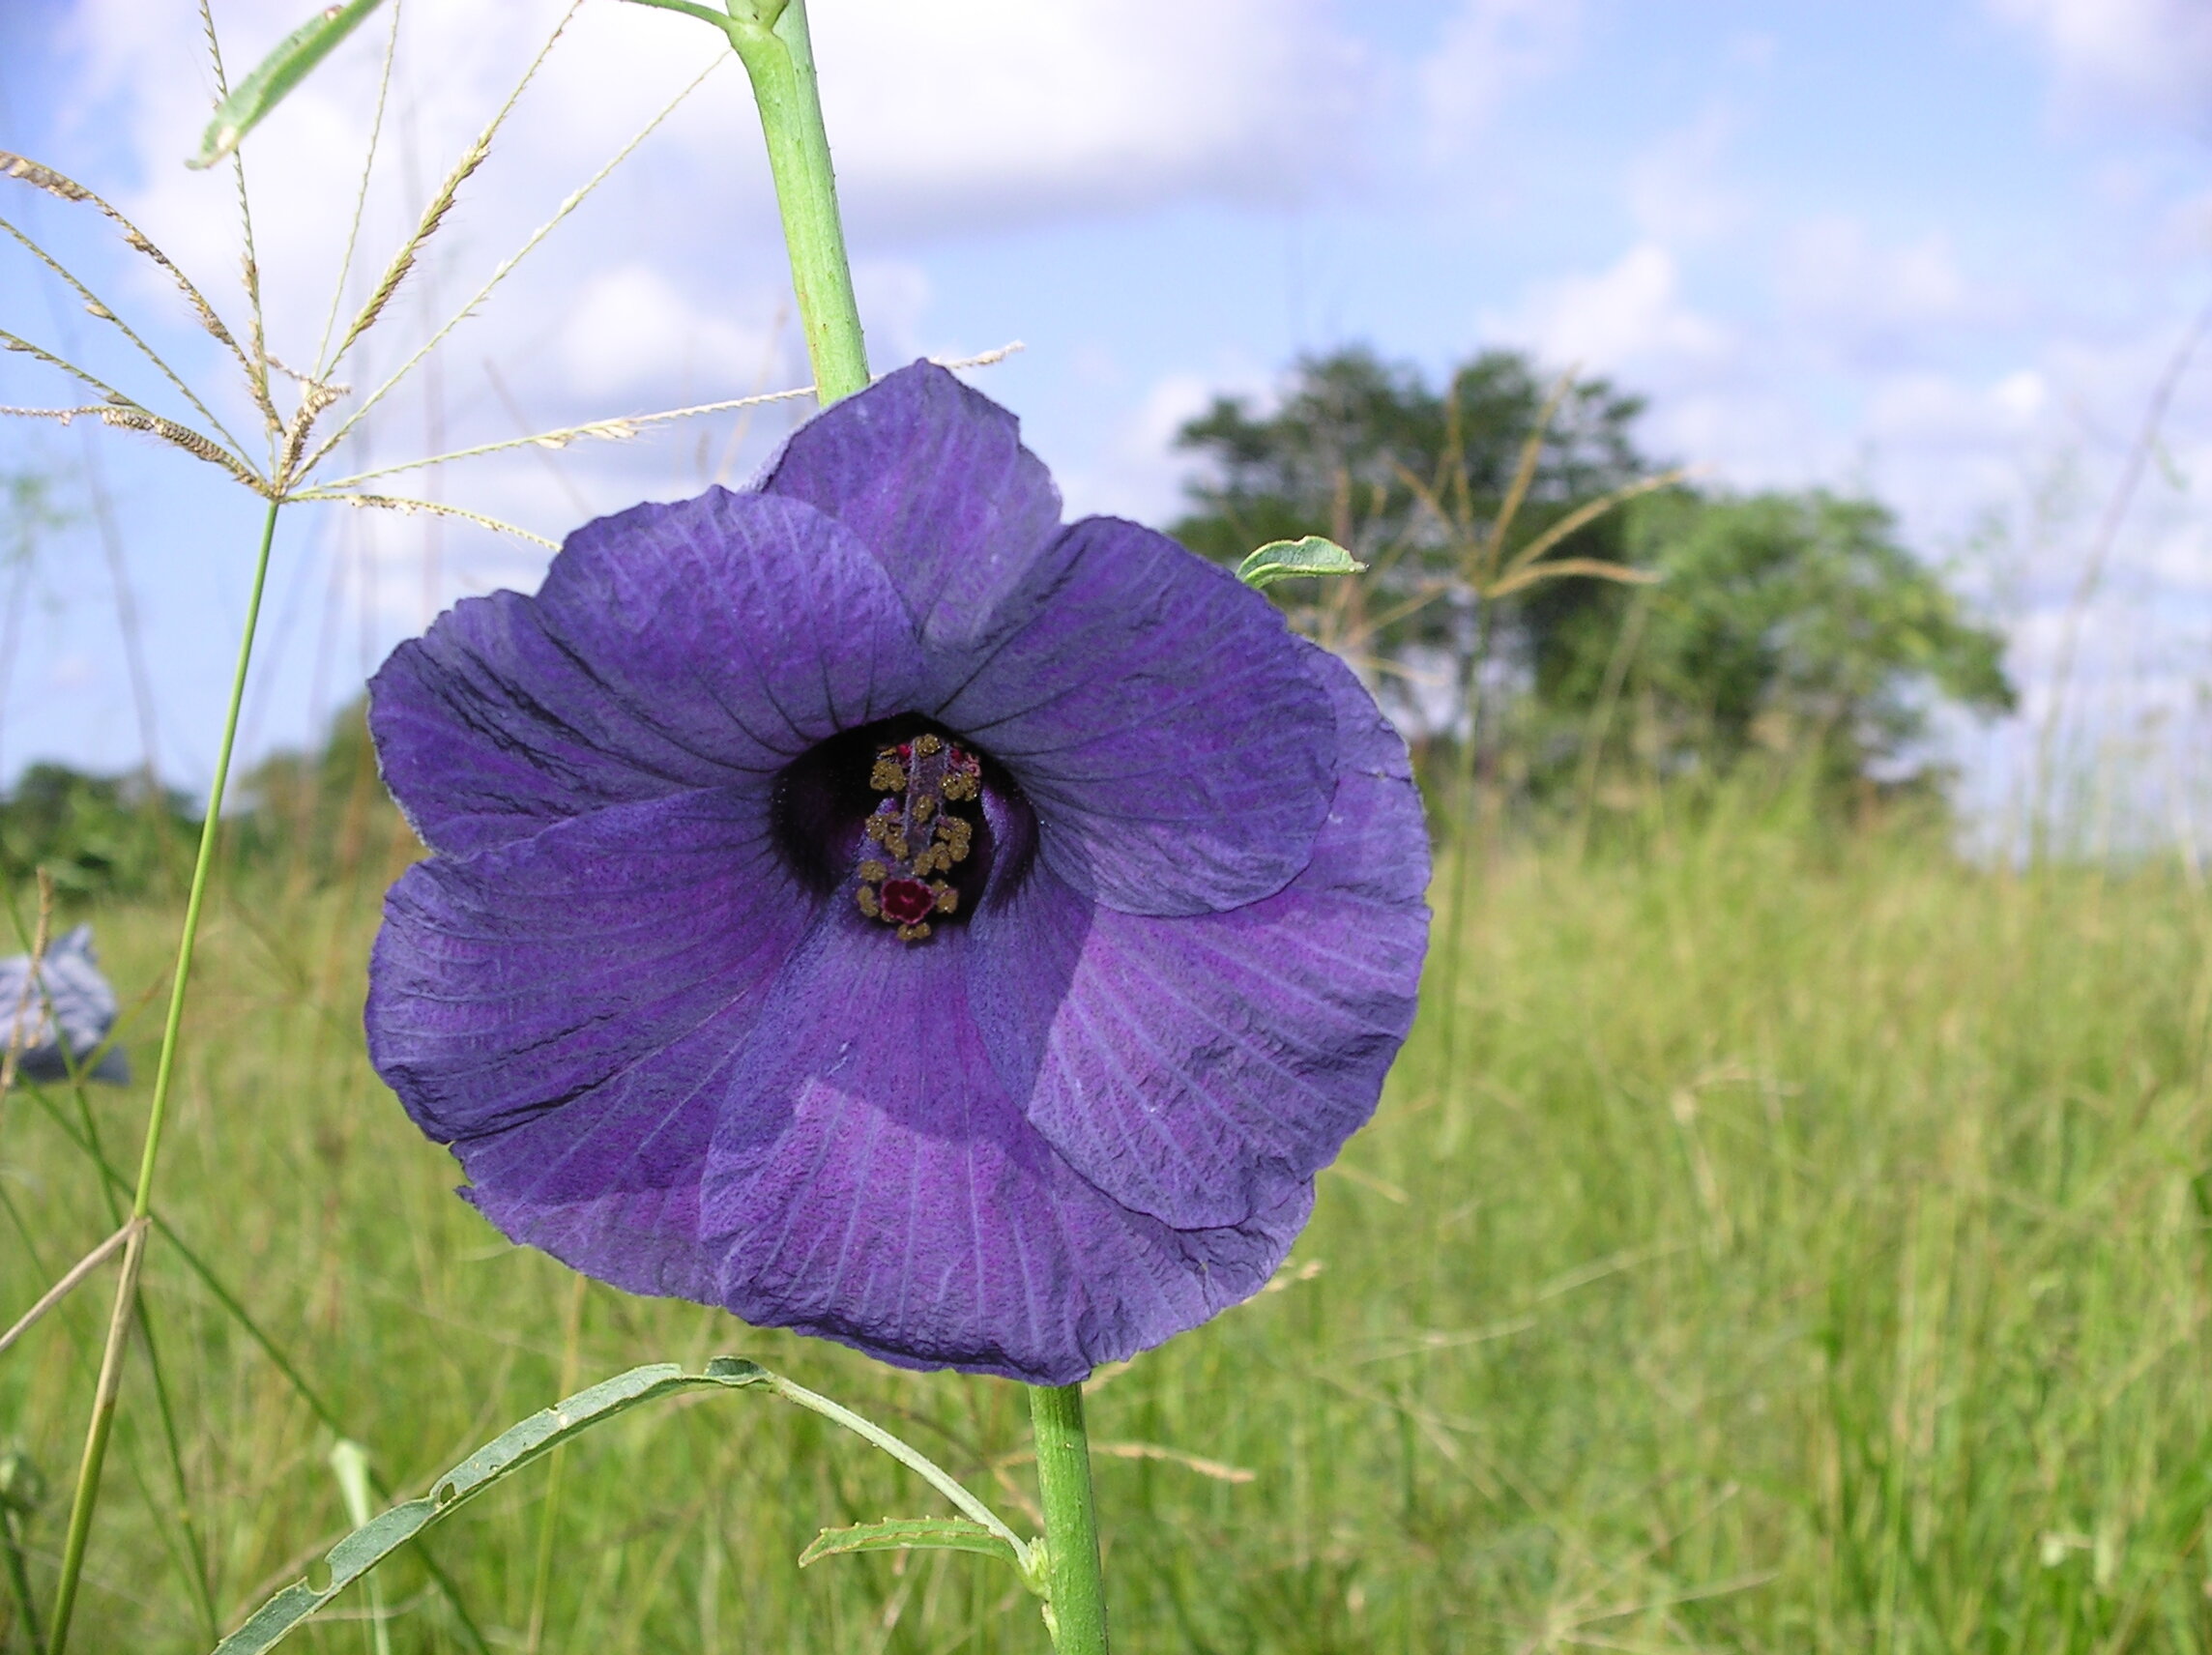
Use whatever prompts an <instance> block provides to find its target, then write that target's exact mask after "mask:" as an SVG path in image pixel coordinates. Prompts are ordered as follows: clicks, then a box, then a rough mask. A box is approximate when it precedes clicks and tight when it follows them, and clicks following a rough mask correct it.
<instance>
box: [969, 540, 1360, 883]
mask: <svg viewBox="0 0 2212 1655" xmlns="http://www.w3.org/2000/svg"><path fill="white" fill-rule="evenodd" d="M1032 581H1033V590H1031V591H1029V592H1027V593H1025V594H1024V595H1023V597H1022V599H1021V600H1019V601H1018V602H1017V603H1016V604H1015V605H1014V607H1016V608H1020V609H1022V610H1024V611H1026V613H1027V614H1028V617H1029V618H1028V619H1027V621H1026V622H1024V624H1021V625H1020V626H1018V627H1017V628H1016V629H1015V630H1014V631H1013V632H1011V633H1010V634H1009V635H1007V636H1006V637H1005V638H1004V639H1003V640H1001V641H1000V642H999V643H997V644H996V645H995V646H993V648H992V649H991V650H990V651H989V652H988V653H987V655H986V656H984V657H983V658H982V659H981V660H980V661H979V662H978V663H977V664H975V665H973V666H971V665H969V664H968V663H967V662H965V661H960V662H954V663H949V664H948V663H947V662H946V660H944V659H942V658H935V659H933V660H932V661H931V663H930V667H931V674H932V680H933V682H935V683H936V684H938V685H941V686H942V688H941V689H940V690H939V691H938V693H939V694H941V695H942V699H941V700H938V701H936V702H935V703H934V705H933V706H932V709H931V710H932V711H933V712H934V715H935V716H937V717H938V718H940V719H942V720H943V721H944V722H945V724H946V726H947V727H949V728H951V729H954V730H957V731H960V732H962V733H963V734H964V735H966V736H968V737H970V738H971V739H973V740H975V741H976V742H977V743H978V744H980V745H981V746H983V747H985V748H987V749H988V750H989V751H990V752H991V753H992V754H993V755H994V756H996V757H997V758H998V759H999V760H1000V761H1001V762H1002V763H1004V765H1005V767H1006V768H1007V769H1008V770H1009V771H1010V772H1011V773H1012V774H1013V775H1014V777H1015V778H1016V779H1017V780H1018V781H1019V782H1020V783H1021V785H1022V789H1023V791H1024V792H1025V793H1026V794H1027V795H1028V796H1029V798H1030V801H1031V802H1032V804H1033V805H1034V806H1035V808H1036V812H1037V816H1038V820H1039V822H1040V823H1041V825H1042V830H1043V831H1042V851H1043V856H1044V859H1045V861H1046V863H1047V864H1048V865H1049V866H1050V867H1051V869H1052V870H1053V872H1055V873H1056V874H1058V875H1059V876H1060V877H1061V879H1062V880H1063V881H1065V882H1066V883H1067V884H1068V885H1069V886H1073V887H1074V888H1075V889H1076V890H1078V891H1081V892H1083V893H1084V894H1086V895H1091V896H1095V897H1096V898H1097V899H1098V901H1100V902H1101V903H1103V904H1105V905H1106V906H1107V907H1110V908H1114V909H1119V910H1121V912H1123V913H1128V914H1153V915H1191V914H1206V913H1212V912H1217V911H1219V910H1222V909H1228V908H1236V907H1239V906H1241V905H1243V904H1245V903H1248V902H1254V901H1257V900H1258V899H1259V898H1261V897H1264V896H1266V895H1268V894H1270V893H1272V892H1274V891H1277V890H1280V889H1282V887H1283V886H1286V885H1288V884H1289V883H1290V882H1291V880H1292V879H1293V878H1295V876H1296V874H1297V873H1298V870H1299V869H1301V868H1303V867H1304V866H1305V865H1306V861H1307V858H1308V857H1311V856H1312V854H1313V844H1314V834H1315V832H1316V831H1317V830H1318V829H1319V827H1321V823H1322V819H1323V817H1324V816H1325V815H1326V814H1327V811H1328V798H1329V790H1330V787H1331V781H1332V777H1331V759H1332V752H1333V748H1334V743H1335V715H1334V713H1333V712H1332V711H1331V710H1330V705H1329V697H1328V693H1327V691H1326V690H1325V689H1324V687H1323V685H1322V682H1321V681H1320V679H1318V678H1317V677H1316V676H1315V673H1314V671H1313V670H1312V668H1311V667H1310V665H1309V664H1308V663H1309V656H1310V654H1311V651H1310V650H1309V649H1308V647H1307V646H1305V645H1304V644H1302V643H1301V642H1300V640H1298V639H1297V638H1295V636H1293V634H1292V633H1291V631H1290V630H1289V628H1288V627H1287V626H1286V625H1285V624H1284V623H1283V618H1282V615H1281V613H1280V612H1279V611H1277V610H1276V608H1275V606H1274V605H1273V604H1271V603H1269V602H1268V601H1267V600H1266V598H1264V597H1262V596H1260V595H1258V594H1257V593H1253V592H1248V591H1246V590H1245V589H1244V588H1243V587H1241V586H1239V585H1238V584H1237V581H1236V579H1235V577H1233V576H1231V575H1229V574H1227V573H1225V572H1224V571H1223V570H1221V569H1219V568H1216V567H1215V566H1212V565H1211V564H1209V563H1208V562H1206V560H1205V559H1203V558H1200V557H1198V556H1196V555H1195V554H1194V553H1191V552H1189V551H1186V550H1184V549H1183V548H1182V547H1181V546H1179V545H1177V544H1176V543H1175V542H1174V541H1173V540H1171V539H1169V538H1168V537H1166V536H1164V535H1157V534H1154V533H1153V532H1152V531H1151V530H1150V529H1146V528H1144V527H1142V526H1140V525H1138V524H1135V523H1128V522H1123V521H1121V519H1119V518H1111V517H1090V518H1086V519H1084V520H1083V521H1082V522H1080V523H1077V524H1075V525H1074V526H1073V527H1071V528H1069V529H1068V530H1067V531H1066V533H1065V534H1064V535H1062V537H1061V538H1060V539H1059V540H1058V541H1057V542H1055V544H1054V547H1053V549H1052V552H1051V554H1050V555H1049V557H1048V558H1047V559H1045V560H1044V561H1042V562H1040V563H1039V565H1038V566H1036V568H1035V569H1034V570H1033V574H1032ZM948 678H950V680H951V682H946V680H947V679H948Z"/></svg>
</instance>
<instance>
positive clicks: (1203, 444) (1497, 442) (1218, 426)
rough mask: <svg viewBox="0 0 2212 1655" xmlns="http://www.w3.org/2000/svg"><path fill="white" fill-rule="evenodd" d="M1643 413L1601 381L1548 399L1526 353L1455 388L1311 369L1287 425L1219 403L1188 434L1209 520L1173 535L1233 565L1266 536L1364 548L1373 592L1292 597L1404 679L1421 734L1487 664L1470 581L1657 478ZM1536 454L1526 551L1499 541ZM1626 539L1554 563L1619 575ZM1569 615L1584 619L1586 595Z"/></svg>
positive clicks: (1290, 403) (1351, 587)
mask: <svg viewBox="0 0 2212 1655" xmlns="http://www.w3.org/2000/svg"><path fill="white" fill-rule="evenodd" d="M1642 410H1643V403H1642V402H1641V401H1640V400H1639V399H1637V398H1635V397H1632V396H1625V395H1622V394H1621V393H1620V392H1616V391H1615V389H1614V388H1613V386H1612V385H1611V384H1609V383H1608V382H1607V381H1605V380H1602V379H1569V380H1566V381H1562V382H1561V383H1560V384H1558V385H1557V386H1555V387H1553V388H1552V389H1551V391H1550V392H1549V393H1547V388H1546V386H1545V384H1544V382H1543V381H1542V380H1541V379H1540V378H1539V377H1538V376H1537V373H1536V371H1535V369H1534V367H1533V366H1532V365H1531V364H1530V363H1529V362H1528V360H1527V359H1526V358H1525V357H1522V356H1520V355H1518V354H1516V353H1513V352H1510V351H1487V352H1484V353H1483V354H1482V355H1480V356H1477V357H1475V358H1474V359H1473V360H1471V361H1470V362H1468V363H1465V364H1463V365H1462V366H1461V367H1459V368H1458V369H1457V370H1456V371H1454V372H1453V374H1452V375H1451V377H1450V379H1449V380H1448V381H1447V383H1446V384H1445V386H1444V388H1443V390H1442V391H1441V392H1438V391H1433V390H1431V389H1430V387H1429V385H1428V384H1427V382H1426V381H1425V380H1424V378H1423V377H1422V375H1421V374H1420V372H1419V371H1418V370H1417V369H1415V368H1412V367H1409V366H1405V365H1403V364H1393V363H1384V362H1383V361H1382V360H1381V359H1380V358H1378V357H1377V356H1376V355H1375V354H1374V353H1373V352H1371V351H1369V350H1366V349H1364V348H1360V347H1354V348H1352V349H1348V350H1343V351H1338V352H1336V353H1334V354H1332V355H1329V356H1325V357H1311V358H1307V359H1305V360H1303V361H1301V362H1299V363H1297V364H1296V366H1295V368H1294V369H1293V372H1292V378H1291V384H1290V387H1289V390H1288V392H1287V393H1286V395H1285V396H1284V398H1283V401H1282V403H1281V405H1280V406H1279V407H1278V408H1277V409H1276V410H1275V411H1274V412H1273V413H1272V414H1267V415H1260V414H1257V413H1255V412H1254V411H1253V408H1252V406H1251V404H1250V403H1249V402H1248V401H1247V400H1246V399H1244V398H1242V397H1220V398H1217V399H1216V400H1215V402H1214V403H1213V406H1212V407H1211V408H1210V409H1209V410H1208V412H1207V413H1205V414H1204V415H1202V416H1200V417H1199V418H1198V419H1196V420H1193V421H1190V422H1188V423H1187V424H1185V425H1184V426H1183V427H1182V429H1181V431H1180V432H1179V435H1178V438H1177V443H1178V446H1179V448H1182V449H1183V450H1187V451H1190V452H1193V453H1196V454H1199V455H1201V456H1203V457H1204V458H1205V459H1206V460H1207V461H1208V472H1207V474H1206V475H1204V476H1202V477H1201V478H1200V479H1198V480H1196V481H1195V482H1194V483H1193V484H1192V486H1191V488H1190V497H1191V503H1192V505H1193V506H1194V507H1195V508H1196V510H1194V511H1193V512H1192V513H1191V514H1190V515H1189V516H1186V517H1184V518H1183V519H1182V520H1181V521H1180V522H1179V523H1177V524H1176V525H1175V527H1174V530H1173V533H1174V534H1175V535H1176V537H1178V538H1179V539H1180V540H1181V541H1182V542H1183V543H1184V544H1185V545H1187V546H1190V547H1191V548H1192V549H1193V550H1195V551H1199V552H1202V553H1204V554H1205V555H1207V556H1208V557H1211V558H1215V559H1218V560H1220V561H1222V562H1224V563H1231V564H1234V563H1236V562H1237V560H1239V559H1241V558H1242V557H1243V556H1244V555H1245V554H1246V553H1247V552H1249V551H1251V550H1252V549H1253V548H1254V547H1255V546H1258V545H1260V544H1262V543H1264V542H1266V541H1267V540H1273V539H1295V538H1296V537H1299V536H1302V535H1308V534H1320V535H1326V536H1328V537H1330V538H1331V539H1333V540H1336V541H1337V542H1338V543H1339V544H1341V545H1344V546H1346V547H1348V548H1349V549H1351V550H1352V551H1353V553H1354V554H1355V555H1356V556H1358V557H1359V558H1360V560H1361V561H1362V562H1364V563H1367V564H1369V565H1370V566H1371V567H1370V571H1369V573H1368V574H1367V575H1365V576H1363V577H1361V578H1360V579H1359V580H1356V581H1342V582H1335V583H1331V584H1329V585H1328V586H1326V587H1324V588H1321V589H1320V590H1318V591H1317V590H1312V589H1311V583H1307V582H1292V583H1286V584H1285V585H1283V586H1280V587H1277V588H1276V589H1275V591H1276V593H1277V594H1278V595H1280V596H1281V597H1282V598H1283V599H1284V600H1285V601H1287V602H1288V603H1289V604H1291V605H1292V607H1294V608H1295V609H1298V610H1302V611H1303V612H1304V613H1303V614H1302V616H1301V621H1302V624H1304V625H1305V626H1306V628H1307V630H1309V631H1311V632H1312V633H1313V634H1314V635H1316V636H1317V637H1320V638H1321V639H1322V640H1323V641H1324V642H1325V643H1327V644H1329V645H1330V646H1331V647H1332V648H1335V649H1337V650H1339V651H1341V652H1342V653H1346V654H1348V655H1350V656H1351V657H1353V659H1354V660H1356V661H1359V662H1360V663H1361V664H1362V665H1363V666H1366V667H1369V668H1370V669H1371V670H1373V671H1375V672H1376V673H1378V674H1379V675H1381V676H1383V677H1384V678H1395V679H1396V681H1397V684H1398V693H1397V694H1396V695H1394V696H1393V697H1392V699H1393V700H1395V701H1396V702H1397V703H1398V704H1399V705H1398V711H1400V712H1401V713H1403V714H1406V715H1408V716H1411V717H1412V719H1413V721H1414V722H1416V723H1422V722H1427V721H1429V720H1427V719H1424V718H1423V717H1422V716H1421V714H1422V713H1423V711H1430V712H1435V711H1445V721H1446V722H1448V719H1449V716H1450V713H1449V711H1446V710H1441V709H1439V708H1436V707H1433V706H1429V705H1428V704H1430V703H1433V702H1435V701H1436V699H1437V698H1436V697H1435V696H1433V695H1430V696H1424V695H1423V694H1421V693H1420V689H1419V686H1420V685H1422V684H1423V683H1424V682H1430V681H1436V680H1440V679H1441V680H1445V681H1448V682H1450V683H1451V684H1454V685H1457V684H1460V683H1461V682H1463V681H1464V679H1465V677H1466V673H1465V670H1464V669H1465V668H1466V667H1467V666H1468V665H1469V663H1470V656H1472V655H1474V654H1477V653H1484V654H1486V653H1488V651H1487V650H1486V649H1484V648H1483V647H1482V639H1481V634H1482V633H1483V632H1484V631H1485V630H1486V629H1487V626H1488V623H1487V621H1486V620H1485V619H1484V618H1483V617H1482V616H1481V615H1480V614H1479V607H1480V606H1479V605H1478V603H1477V602H1476V601H1475V600H1474V596H1473V593H1472V591H1471V590H1470V587H1471V586H1472V585H1473V584H1476V583H1473V582H1470V574H1471V573H1472V572H1473V571H1474V570H1475V568H1476V567H1477V566H1479V565H1480V564H1481V563H1482V562H1483V560H1484V559H1485V557H1487V558H1488V561H1489V562H1490V564H1491V565H1493V566H1498V565H1499V564H1501V562H1502V561H1503V559H1504V557H1506V556H1507V555H1509V554H1510V553H1511V551H1512V550H1513V549H1514V546H1515V545H1527V544H1531V543H1534V542H1535V541H1536V540H1538V538H1539V537H1543V536H1545V535H1547V534H1548V533H1553V532H1556V531H1557V529H1558V528H1559V526H1560V525H1562V524H1563V523H1564V522H1565V521H1566V520H1567V519H1568V518H1569V517H1570V515H1571V514H1572V513H1574V512H1575V511H1576V510H1577V508H1582V507H1585V506H1586V505H1587V504H1588V503H1590V502H1591V501H1594V500H1597V499H1600V498H1602V497H1603V496H1605V495H1606V494H1608V493H1609V492H1612V491H1614V490H1616V489H1619V488H1622V487H1624V486H1628V485H1631V484H1633V483H1634V482H1635V481H1636V479H1638V478H1640V477H1641V476H1642V475H1643V474H1644V471H1645V469H1646V468H1645V466H1644V462H1643V460H1642V459H1641V457H1640V456H1639V455H1638V454H1637V452H1636V450H1635V447H1634V445H1633V444H1632V443H1631V441H1630V439H1629V426H1630V425H1631V423H1633V421H1635V419H1636V417H1637V416H1638V414H1640V413H1641V412H1642ZM1532 436H1535V438H1536V440H1535V442H1534V443H1533V445H1532V446H1531V443H1530V439H1531V437H1532ZM1525 458H1527V459H1528V461H1530V462H1531V466H1530V470H1529V473H1528V478H1527V481H1526V487H1525V489H1524V490H1523V491H1522V493H1521V495H1520V496H1519V497H1518V499H1517V501H1516V507H1515V509H1514V510H1513V511H1512V513H1511V518H1512V521H1511V524H1510V526H1509V529H1510V536H1511V537H1513V543H1512V544H1506V545H1496V546H1493V545H1488V544H1486V543H1484V537H1485V535H1486V534H1487V532H1488V531H1489V529H1490V528H1491V526H1492V525H1494V524H1495V523H1497V521H1498V520H1499V516H1500V513H1501V512H1502V511H1503V510H1504V508H1505V507H1506V504H1507V501H1508V499H1509V497H1511V496H1512V495H1513V492H1514V483H1515V480H1516V477H1517V475H1518V474H1519V473H1520V471H1521V469H1522V466H1523V461H1524V459H1525ZM1617 540H1618V530H1617V526H1616V525H1615V524H1612V523H1609V522H1607V521H1606V520H1604V519H1603V518H1600V519H1598V520H1597V521H1594V522H1592V523H1589V524H1587V525H1586V526H1583V527H1581V528H1578V529H1575V530H1574V531H1573V532H1572V533H1569V534H1567V535H1565V536H1564V537H1561V538H1560V539H1559V540H1558V542H1557V544H1556V545H1554V546H1553V547H1551V548H1550V555H1553V556H1556V557H1557V558H1558V559H1561V560H1573V561H1576V562H1580V563H1584V564H1589V565H1595V564H1612V563H1615V562H1617V557H1616V550H1617ZM1575 584H1578V585H1581V584H1586V583H1582V582H1578V583H1575ZM1301 589H1306V590H1301ZM1562 602H1563V603H1564V605H1565V608H1566V609H1568V610H1571V609H1572V608H1573V607H1574V602H1575V600H1574V598H1573V597H1572V596H1571V595H1570V596H1568V597H1566V598H1565V599H1563V600H1562ZM1491 642H1493V643H1503V642H1505V640H1502V639H1493V640H1491ZM1446 699H1449V697H1447V698H1446Z"/></svg>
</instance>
